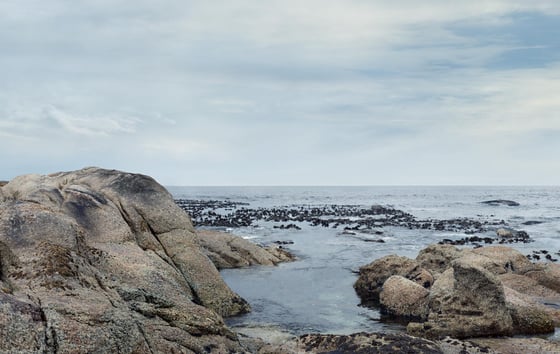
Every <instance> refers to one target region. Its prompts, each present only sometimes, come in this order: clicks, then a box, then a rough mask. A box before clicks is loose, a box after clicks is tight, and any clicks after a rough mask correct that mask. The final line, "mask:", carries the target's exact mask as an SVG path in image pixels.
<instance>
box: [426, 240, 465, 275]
mask: <svg viewBox="0 0 560 354" xmlns="http://www.w3.org/2000/svg"><path fill="white" fill-rule="evenodd" d="M467 252H470V251H469V250H461V249H458V248H457V247H455V246H452V245H440V244H436V245H429V246H428V247H426V248H424V249H423V250H421V251H420V252H418V256H416V261H417V262H418V263H419V264H420V266H421V267H423V268H425V269H428V270H429V271H430V272H432V274H440V273H443V272H445V271H446V270H447V269H448V268H449V267H450V266H451V261H453V260H454V259H457V258H459V257H461V256H462V255H463V254H465V253H467Z"/></svg>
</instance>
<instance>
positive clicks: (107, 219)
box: [0, 168, 249, 353]
mask: <svg viewBox="0 0 560 354" xmlns="http://www.w3.org/2000/svg"><path fill="white" fill-rule="evenodd" d="M0 191H1V194H0V285H1V289H0V290H1V291H0V334H1V336H2V338H10V339H9V340H2V341H0V351H2V352H18V351H24V352H25V351H29V352H35V351H39V352H46V353H49V352H53V353H54V352H58V353H79V352H119V353H133V352H134V353H152V352H161V353H164V352H183V353H189V352H208V351H209V352H212V351H216V352H228V351H229V352H236V351H243V349H242V348H241V347H240V344H239V342H238V340H237V337H236V335H235V334H234V333H233V332H231V331H230V330H229V329H228V328H227V327H226V326H225V324H224V322H223V319H222V317H221V316H230V315H236V314H240V313H244V312H247V311H248V310H249V305H248V304H247V302H246V301H244V300H243V299H242V298H240V297H239V296H238V295H237V294H235V293H234V292H233V291H232V290H231V289H230V288H229V287H228V286H227V285H226V284H225V283H224V281H223V280H222V278H221V277H220V274H219V273H218V271H217V269H216V267H215V266H214V265H213V263H212V262H211V261H210V260H209V259H208V257H207V256H206V255H205V253H204V250H203V249H202V248H201V246H200V244H199V240H198V237H197V235H196V232H195V230H194V228H193V226H192V223H191V221H190V218H189V216H188V215H187V214H186V213H185V212H184V211H183V210H182V209H181V208H179V207H178V206H177V205H176V204H175V202H174V201H173V198H172V196H171V195H170V194H169V193H168V192H167V190H166V189H165V188H164V187H162V186H161V185H160V184H158V183H157V182H156V181H155V180H154V179H152V178H151V177H148V176H144V175H139V174H132V173H126V172H120V171H115V170H105V169H100V168H86V169H82V170H79V171H74V172H61V173H55V174H51V175H47V176H40V175H26V176H20V177H17V178H15V179H13V180H12V181H10V182H9V183H7V184H6V185H4V186H3V187H1V188H0Z"/></svg>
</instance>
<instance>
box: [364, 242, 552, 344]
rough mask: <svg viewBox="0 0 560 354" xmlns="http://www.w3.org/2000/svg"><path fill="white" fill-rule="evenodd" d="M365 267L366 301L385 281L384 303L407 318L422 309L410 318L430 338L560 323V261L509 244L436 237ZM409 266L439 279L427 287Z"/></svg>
mask: <svg viewBox="0 0 560 354" xmlns="http://www.w3.org/2000/svg"><path fill="white" fill-rule="evenodd" d="M387 260H390V262H388V261H387ZM399 262H401V263H400V264H399ZM387 264H390V266H389V267H387V266H386V265H387ZM415 267H416V268H415ZM362 268H364V269H367V270H368V272H364V271H363V270H362ZM362 268H361V269H360V278H358V280H357V281H356V284H355V287H356V291H357V293H358V295H359V296H363V295H364V294H365V296H367V297H366V298H365V299H364V298H362V301H364V300H370V299H371V298H372V295H371V294H372V293H375V291H376V289H382V291H381V299H380V303H379V304H378V305H379V306H380V307H381V311H382V312H383V313H386V314H388V315H392V316H394V317H396V318H397V319H401V320H407V321H409V320H410V317H411V316H410V315H411V314H420V315H418V316H417V319H416V320H417V321H419V322H417V323H415V322H410V323H409V324H408V327H407V332H408V333H409V334H411V335H415V336H423V337H426V338H431V339H439V338H442V337H445V336H451V337H455V338H470V337H481V336H501V335H511V334H526V335H532V334H542V333H550V332H552V331H554V325H555V324H558V323H560V310H558V306H557V305H556V306H555V305H554V304H560V292H559V291H558V290H559V288H560V287H559V286H558V284H559V283H560V281H558V279H560V266H558V265H555V264H546V265H542V264H533V263H531V262H530V261H528V260H527V259H526V258H525V257H524V256H523V255H522V254H521V253H520V252H518V251H516V250H514V249H511V248H508V247H504V246H490V247H482V248H478V249H475V250H469V249H463V250H460V249H457V248H455V247H453V246H450V245H430V246H428V247H427V248H425V249H424V250H422V251H420V252H419V254H418V256H417V257H416V260H411V259H408V258H406V257H398V256H387V257H383V258H381V259H379V260H377V261H374V262H372V263H370V264H369V265H367V266H365V267H362ZM374 269H377V273H376V272H375V271H374ZM403 269H416V270H417V269H422V270H423V271H426V272H428V273H431V274H432V275H433V278H434V279H436V280H435V281H434V282H433V285H431V287H430V286H427V287H425V289H423V290H424V291H423V292H420V291H419V290H420V289H418V288H417V285H416V284H414V283H413V284H414V286H413V285H412V284H410V280H407V279H404V278H402V275H403V274H402V273H403V271H402V270H403ZM391 272H392V274H391ZM362 273H365V274H367V277H362ZM370 273H373V274H374V275H371V274H370ZM376 275H377V276H376ZM387 275H389V276H387ZM391 275H393V276H391ZM405 278H408V277H406V276H405ZM368 281H370V283H368ZM380 283H383V284H380ZM358 285H359V286H358ZM358 289H367V290H370V291H369V292H364V291H361V292H359V291H358ZM412 289H417V290H418V293H415V292H413V290H412ZM426 294H427V295H426ZM414 296H416V300H415V301H414V300H412V299H414ZM424 296H426V298H427V301H424ZM426 302H427V304H426ZM367 304H368V305H372V304H373V305H375V302H373V301H369V302H367ZM544 304H551V305H550V306H545V305H544ZM415 305H416V307H415ZM423 314H425V315H423Z"/></svg>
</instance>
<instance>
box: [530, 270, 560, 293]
mask: <svg viewBox="0 0 560 354" xmlns="http://www.w3.org/2000/svg"><path fill="white" fill-rule="evenodd" d="M526 275H527V276H528V277H529V278H531V279H534V280H535V281H536V282H537V283H539V284H540V285H542V286H544V287H547V288H549V289H551V290H553V291H555V292H557V293H560V265H559V264H554V263H547V264H546V265H543V266H541V267H540V268H535V269H534V270H533V271H530V272H528V273H527V274H526Z"/></svg>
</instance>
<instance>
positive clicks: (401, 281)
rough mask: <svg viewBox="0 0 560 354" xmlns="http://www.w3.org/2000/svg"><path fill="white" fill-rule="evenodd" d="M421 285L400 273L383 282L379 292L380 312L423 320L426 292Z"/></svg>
mask: <svg viewBox="0 0 560 354" xmlns="http://www.w3.org/2000/svg"><path fill="white" fill-rule="evenodd" d="M429 293H430V292H429V291H428V290H427V289H426V288H424V287H423V286H421V285H419V284H417V283H415V282H413V281H412V280H408V279H406V278H404V277H401V276H400V275H393V276H391V277H389V279H387V280H386V281H385V283H383V290H382V291H381V294H380V307H381V313H384V314H387V315H391V316H396V317H400V318H408V319H417V320H425V319H426V317H427V316H428V294H429Z"/></svg>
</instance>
